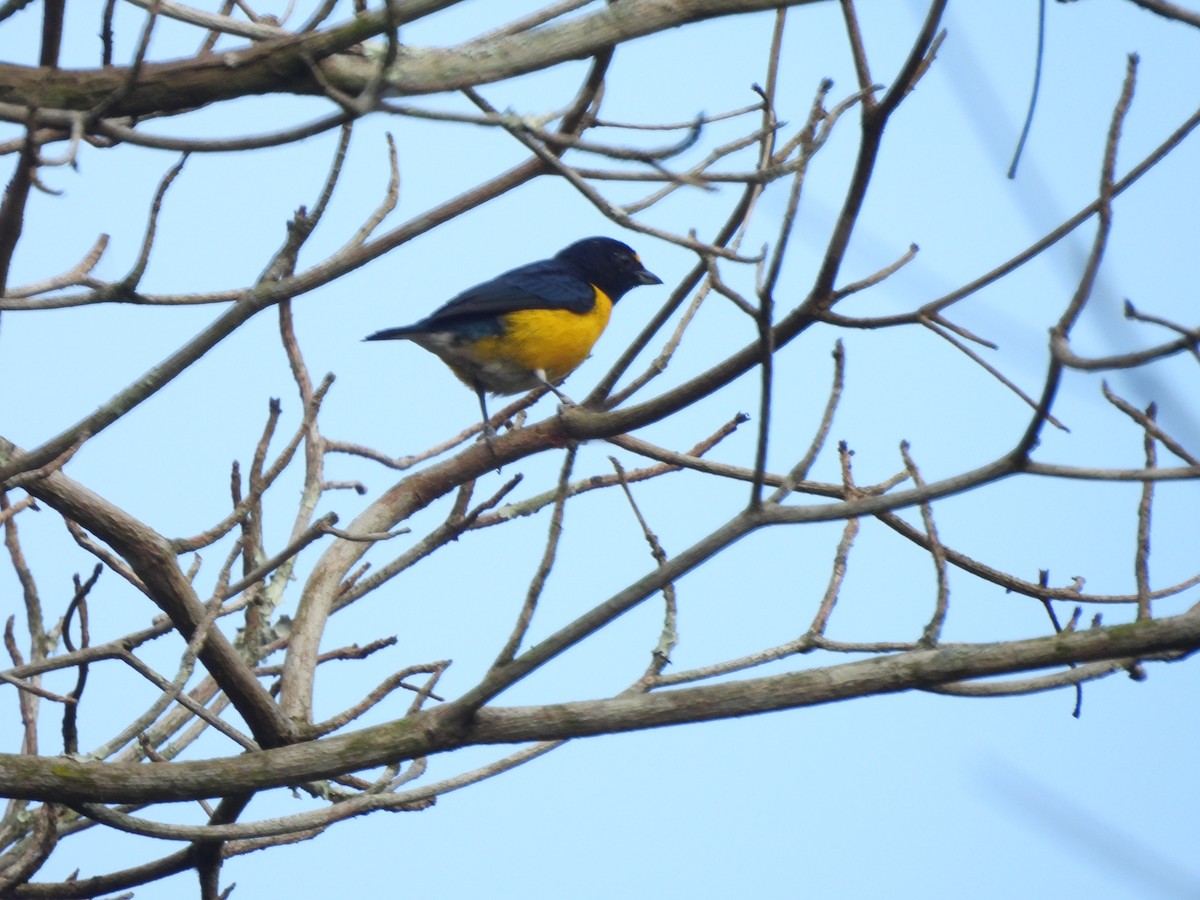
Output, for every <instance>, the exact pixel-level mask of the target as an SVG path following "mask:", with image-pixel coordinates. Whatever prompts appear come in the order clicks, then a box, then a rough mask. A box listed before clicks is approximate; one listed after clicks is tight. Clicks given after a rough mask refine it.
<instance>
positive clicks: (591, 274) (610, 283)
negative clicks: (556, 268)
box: [555, 237, 662, 303]
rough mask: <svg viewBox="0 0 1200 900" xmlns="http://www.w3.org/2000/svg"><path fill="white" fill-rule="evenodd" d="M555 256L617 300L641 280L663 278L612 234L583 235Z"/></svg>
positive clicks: (659, 281) (656, 281) (655, 281)
mask: <svg viewBox="0 0 1200 900" xmlns="http://www.w3.org/2000/svg"><path fill="white" fill-rule="evenodd" d="M555 258H556V259H560V260H563V261H564V262H567V263H570V264H571V265H572V266H574V267H575V268H576V269H577V270H578V271H579V273H580V274H582V275H583V276H584V277H585V278H587V280H588V281H590V282H591V283H592V284H594V285H596V287H598V288H600V290H602V291H604V293H605V294H607V295H608V298H609V299H610V300H612V301H613V302H614V303H615V302H616V301H617V300H620V299H621V297H623V296H624V295H625V294H626V293H627V292H628V291H630V290H631V289H633V288H635V287H637V286H638V285H639V284H662V279H661V278H659V277H658V276H657V275H655V274H654V273H653V272H651V271H650V270H649V269H647V268H646V267H645V266H643V265H642V261H641V260H640V259H638V255H637V254H636V253H634V252H633V248H632V247H630V246H629V245H628V244H622V243H621V242H620V241H615V240H613V239H612V238H606V237H591V238H584V239H583V240H582V241H576V242H575V243H574V244H572V245H571V246H569V247H567V248H566V249H564V250H560V251H559V252H558V253H557V254H555Z"/></svg>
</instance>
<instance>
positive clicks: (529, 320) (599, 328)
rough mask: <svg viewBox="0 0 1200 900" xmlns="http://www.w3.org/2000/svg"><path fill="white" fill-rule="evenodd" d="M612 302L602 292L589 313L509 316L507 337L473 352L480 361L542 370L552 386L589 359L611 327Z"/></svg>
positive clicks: (534, 312) (542, 311) (531, 311)
mask: <svg viewBox="0 0 1200 900" xmlns="http://www.w3.org/2000/svg"><path fill="white" fill-rule="evenodd" d="M612 306H613V305H612V301H611V300H609V299H608V296H607V295H606V294H605V293H604V292H603V291H600V290H597V291H596V302H595V303H594V304H593V306H592V309H591V310H590V311H589V312H586V313H577V312H572V311H571V310H569V309H523V310H519V311H517V312H511V313H507V314H506V315H505V316H504V317H503V319H504V334H502V335H497V336H496V337H489V338H484V339H483V340H480V341H477V342H476V343H475V344H474V346H473V348H472V351H473V353H474V355H475V356H476V357H477V358H478V359H480V360H481V361H497V362H501V361H502V362H505V363H509V364H512V365H516V366H520V367H521V368H524V369H528V370H529V371H536V370H541V371H542V372H545V373H546V379H547V380H548V381H549V382H551V383H552V384H557V383H558V382H560V381H562V380H563V379H564V378H566V377H567V376H568V375H570V374H571V373H572V372H573V371H575V370H576V369H577V368H579V366H580V364H581V363H582V362H583V361H584V360H585V359H587V358H588V354H589V353H591V352H592V347H593V345H595V343H596V341H597V340H598V339H599V337H600V335H601V334H602V333H603V332H604V329H605V327H607V325H608V318H609V316H610V315H611V314H612Z"/></svg>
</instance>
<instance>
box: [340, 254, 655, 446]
mask: <svg viewBox="0 0 1200 900" xmlns="http://www.w3.org/2000/svg"><path fill="white" fill-rule="evenodd" d="M650 284H662V279H661V278H659V277H658V276H657V275H655V274H654V273H653V272H651V271H649V270H648V269H647V268H646V267H645V266H644V265H642V261H641V259H640V258H639V257H638V255H637V253H635V252H634V251H633V248H631V247H629V246H628V245H627V244H623V243H621V242H620V241H618V240H614V239H613V238H607V237H590V238H585V239H583V240H580V241H576V242H575V243H573V244H571V245H570V246H568V247H565V248H564V249H562V250H560V251H559V252H558V253H556V254H554V256H552V257H551V258H550V259H542V260H538V261H537V262H532V263H528V264H526V265H523V266H518V267H517V268H515V269H511V270H509V271H507V272H504V273H503V274H501V275H497V276H496V277H495V278H493V279H491V280H490V281H485V282H483V283H482V284H477V285H475V286H474V287H471V288H467V289H466V290H465V291H463V292H462V293H460V294H457V295H456V296H454V297H453V298H451V299H450V300H449V301H447V302H446V303H445V304H443V305H442V306H440V307H438V308H437V309H436V310H434V311H433V312H432V313H430V314H429V315H428V316H426V317H425V318H423V319H421V320H420V321H418V322H414V323H413V324H411V325H401V326H399V327H397V328H385V329H383V330H382V331H376V332H375V333H374V334H370V335H368V336H367V337H365V338H364V339H363V340H366V341H391V340H407V341H412V342H413V343H414V344H416V345H417V346H418V347H423V348H424V349H426V350H428V351H429V352H430V353H433V354H435V355H436V356H438V357H439V358H440V359H441V360H442V362H444V363H445V364H446V365H447V366H449V367H450V369H451V371H452V372H454V374H455V375H457V376H458V378H459V380H460V381H462V382H463V383H464V384H466V385H467V386H468V387H470V388H472V389H473V390H474V391H475V394H476V396H478V398H479V409H480V412H481V413H483V433H484V437H485V438H487V439H489V440H490V437H491V436H492V434H493V433H494V432H493V429H492V426H491V422H490V419H489V417H488V411H487V396H486V395H487V394H489V393H491V394H501V395H503V394H518V393H521V392H522V391H529V390H533V389H534V388H538V387H547V388H549V389H550V390H552V391H554V393H555V394H557V395H558V397H559V398H560V399H561V400H562V401H563V402H564V403H567V404H569V403H571V400H570V398H569V397H567V395H566V394H564V393H563V392H562V391H561V390H559V387H558V386H559V385H560V384H561V383H562V381H563V379H565V378H566V377H567V376H568V375H570V374H571V373H572V372H574V371H575V369H577V368H578V367H579V366H580V364H582V363H583V361H584V360H585V359H587V357H588V355H589V354H590V353H591V352H592V347H593V345H595V343H596V341H597V339H599V337H600V335H601V334H602V333H603V331H604V329H605V327H606V326H607V325H608V319H609V316H610V315H611V313H612V308H613V304H615V303H616V302H617V301H618V300H620V299H621V298H622V297H624V296H625V294H627V293H628V292H629V291H630V290H632V289H633V288H635V287H638V286H639V285H650Z"/></svg>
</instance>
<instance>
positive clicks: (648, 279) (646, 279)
mask: <svg viewBox="0 0 1200 900" xmlns="http://www.w3.org/2000/svg"><path fill="white" fill-rule="evenodd" d="M636 277H637V283H638V284H662V283H663V280H662V279H661V278H659V277H658V276H657V275H655V274H654V273H653V272H651V271H650V270H649V269H646V268H643V269H642V270H641V271H640V272H638V273H637V276H636Z"/></svg>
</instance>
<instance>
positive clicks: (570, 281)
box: [417, 259, 596, 328]
mask: <svg viewBox="0 0 1200 900" xmlns="http://www.w3.org/2000/svg"><path fill="white" fill-rule="evenodd" d="M595 302H596V292H595V289H594V288H593V287H592V285H591V284H589V283H588V281H587V279H585V278H584V277H582V276H581V275H579V274H577V273H576V272H575V270H574V269H573V268H572V267H571V266H569V265H566V264H564V263H563V262H562V261H561V260H557V259H545V260H541V261H540V262H535V263H530V264H529V265H527V266H521V267H520V268H519V269H513V270H512V271H511V272H505V273H504V274H503V275H498V276H496V277H495V278H493V279H492V280H491V281H485V282H484V283H483V284H477V285H476V286H475V287H473V288H467V290H465V291H463V292H462V293H461V294H459V295H458V296H457V297H455V298H454V299H452V300H450V301H449V302H448V303H446V304H445V305H444V306H442V307H440V308H439V309H437V310H435V311H434V312H433V313H432V314H430V315H429V316H427V317H426V318H425V319H422V320H421V321H420V322H419V323H417V324H418V325H419V326H421V327H422V328H430V327H436V326H438V325H439V324H452V323H462V322H464V321H465V320H470V319H476V318H481V317H489V316H499V315H503V314H504V313H510V312H516V311H517V310H522V309H569V310H571V311H572V312H577V313H585V312H588V311H589V310H590V309H591V308H592V305H593V304H594V303H595Z"/></svg>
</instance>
